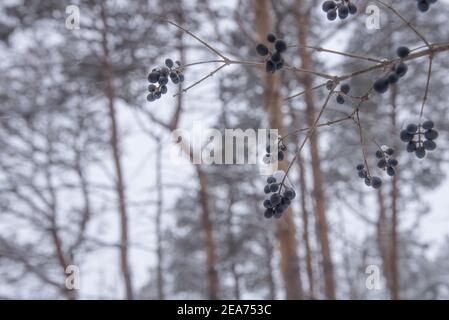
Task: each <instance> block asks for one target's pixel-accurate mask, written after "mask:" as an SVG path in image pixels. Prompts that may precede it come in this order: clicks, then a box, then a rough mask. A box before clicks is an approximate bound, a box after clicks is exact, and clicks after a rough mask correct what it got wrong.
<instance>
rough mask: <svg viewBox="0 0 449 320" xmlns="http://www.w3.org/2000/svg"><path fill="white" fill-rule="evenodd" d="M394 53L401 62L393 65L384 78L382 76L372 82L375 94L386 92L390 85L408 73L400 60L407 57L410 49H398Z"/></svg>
mask: <svg viewBox="0 0 449 320" xmlns="http://www.w3.org/2000/svg"><path fill="white" fill-rule="evenodd" d="M396 53H397V55H398V57H399V58H400V59H401V60H400V61H399V62H397V63H395V64H393V66H392V67H391V70H390V72H388V74H387V75H386V76H384V77H382V78H380V79H378V80H376V81H375V82H374V85H373V89H374V91H376V92H377V93H385V92H387V90H388V87H389V86H390V84H395V83H397V82H398V80H399V78H402V77H403V76H405V74H406V73H407V71H408V67H407V65H406V64H405V63H404V62H403V61H402V60H403V59H404V58H406V57H407V56H408V55H409V53H410V49H409V48H407V47H399V48H398V49H397V50H396Z"/></svg>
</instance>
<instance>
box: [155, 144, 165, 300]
mask: <svg viewBox="0 0 449 320" xmlns="http://www.w3.org/2000/svg"><path fill="white" fill-rule="evenodd" d="M157 145H158V148H157V149H158V152H157V155H156V185H157V186H158V188H157V201H156V202H157V204H156V208H157V209H156V242H157V243H156V251H157V295H158V299H159V300H163V299H165V293H164V272H163V249H162V212H163V189H162V159H161V158H162V143H161V140H160V139H159V138H158V140H157Z"/></svg>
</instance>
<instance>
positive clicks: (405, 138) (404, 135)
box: [400, 130, 413, 142]
mask: <svg viewBox="0 0 449 320" xmlns="http://www.w3.org/2000/svg"><path fill="white" fill-rule="evenodd" d="M400 138H401V140H402V141H404V142H410V141H412V139H413V134H410V133H408V132H407V130H402V131H401V135H400Z"/></svg>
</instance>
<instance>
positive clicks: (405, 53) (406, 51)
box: [396, 47, 410, 59]
mask: <svg viewBox="0 0 449 320" xmlns="http://www.w3.org/2000/svg"><path fill="white" fill-rule="evenodd" d="M396 54H397V55H398V57H399V58H401V59H404V58H405V57H407V56H408V55H409V54H410V49H409V48H407V47H399V48H398V49H397V50H396Z"/></svg>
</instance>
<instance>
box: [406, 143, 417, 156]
mask: <svg viewBox="0 0 449 320" xmlns="http://www.w3.org/2000/svg"><path fill="white" fill-rule="evenodd" d="M416 149H417V147H416V143H415V142H413V141H410V142H409V143H408V144H407V152H409V153H412V152H415V151H416Z"/></svg>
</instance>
